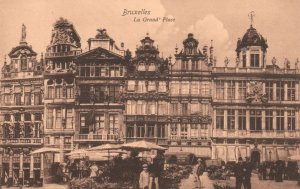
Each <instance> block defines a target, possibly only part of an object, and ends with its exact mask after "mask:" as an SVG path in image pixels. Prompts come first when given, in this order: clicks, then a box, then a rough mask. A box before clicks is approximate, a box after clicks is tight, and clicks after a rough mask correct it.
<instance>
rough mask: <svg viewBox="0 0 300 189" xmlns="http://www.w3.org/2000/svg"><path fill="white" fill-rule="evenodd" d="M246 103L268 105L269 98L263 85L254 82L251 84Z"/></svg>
mask: <svg viewBox="0 0 300 189" xmlns="http://www.w3.org/2000/svg"><path fill="white" fill-rule="evenodd" d="M246 101H247V102H248V103H255V102H262V103H267V102H268V97H267V95H266V94H264V93H263V83H262V82H257V81H252V82H250V83H249V92H248V93H247V96H246Z"/></svg>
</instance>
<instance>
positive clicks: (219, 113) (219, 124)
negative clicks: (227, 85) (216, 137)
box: [216, 110, 224, 129]
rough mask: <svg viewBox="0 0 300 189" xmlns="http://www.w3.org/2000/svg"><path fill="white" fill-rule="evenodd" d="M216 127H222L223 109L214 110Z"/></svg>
mask: <svg viewBox="0 0 300 189" xmlns="http://www.w3.org/2000/svg"><path fill="white" fill-rule="evenodd" d="M216 128H217V129H224V110H217V111H216Z"/></svg>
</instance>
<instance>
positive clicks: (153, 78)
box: [123, 35, 169, 145]
mask: <svg viewBox="0 0 300 189" xmlns="http://www.w3.org/2000/svg"><path fill="white" fill-rule="evenodd" d="M135 54H136V56H135V57H134V58H132V60H131V61H130V64H129V65H128V71H127V81H126V88H125V91H124V93H123V99H124V104H125V107H126V111H125V113H124V115H125V120H124V121H125V124H126V126H125V129H126V136H125V140H126V142H130V141H133V140H140V139H144V140H148V141H151V142H155V143H158V144H160V145H166V144H167V139H168V137H167V136H168V132H169V131H168V101H169V97H168V91H169V78H168V74H169V69H168V64H169V60H168V59H166V60H164V59H163V58H161V57H159V50H158V48H157V47H155V46H154V40H152V39H151V38H150V37H149V36H148V35H147V36H146V37H145V38H144V39H142V40H141V45H140V46H139V47H138V48H137V49H136V52H135Z"/></svg>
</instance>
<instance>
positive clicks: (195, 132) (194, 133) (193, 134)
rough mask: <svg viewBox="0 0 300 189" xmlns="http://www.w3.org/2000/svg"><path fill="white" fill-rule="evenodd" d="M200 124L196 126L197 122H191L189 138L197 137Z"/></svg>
mask: <svg viewBox="0 0 300 189" xmlns="http://www.w3.org/2000/svg"><path fill="white" fill-rule="evenodd" d="M198 128H200V125H199V127H198V124H191V139H197V138H198V136H199V130H198Z"/></svg>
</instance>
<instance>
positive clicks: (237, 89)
mask: <svg viewBox="0 0 300 189" xmlns="http://www.w3.org/2000/svg"><path fill="white" fill-rule="evenodd" d="M235 99H236V100H237V99H239V82H238V81H235Z"/></svg>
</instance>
